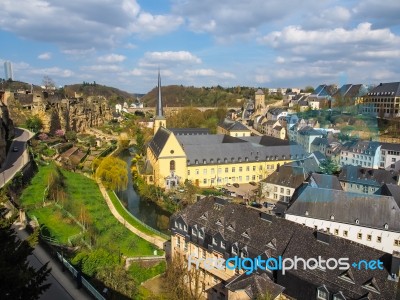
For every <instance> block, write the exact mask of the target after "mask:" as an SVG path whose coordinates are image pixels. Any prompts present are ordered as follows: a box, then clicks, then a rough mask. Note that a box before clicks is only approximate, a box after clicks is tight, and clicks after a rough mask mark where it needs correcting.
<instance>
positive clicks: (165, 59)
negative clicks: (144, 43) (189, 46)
mask: <svg viewBox="0 0 400 300" xmlns="http://www.w3.org/2000/svg"><path fill="white" fill-rule="evenodd" d="M140 63H141V64H142V66H146V65H147V66H152V65H153V66H156V65H157V64H161V63H164V64H176V63H178V64H181V63H182V64H199V63H201V59H200V58H198V57H197V56H196V55H193V54H192V53H190V52H188V51H165V52H146V53H145V55H144V58H143V59H142V60H141V61H140Z"/></svg>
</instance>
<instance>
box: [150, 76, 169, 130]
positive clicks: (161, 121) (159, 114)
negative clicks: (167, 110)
mask: <svg viewBox="0 0 400 300" xmlns="http://www.w3.org/2000/svg"><path fill="white" fill-rule="evenodd" d="M160 127H164V128H166V127H167V122H166V120H165V118H164V113H163V106H162V97H161V75H160V69H158V99H157V103H156V117H155V118H154V127H153V132H154V134H156V132H157V130H158V129H159V128H160Z"/></svg>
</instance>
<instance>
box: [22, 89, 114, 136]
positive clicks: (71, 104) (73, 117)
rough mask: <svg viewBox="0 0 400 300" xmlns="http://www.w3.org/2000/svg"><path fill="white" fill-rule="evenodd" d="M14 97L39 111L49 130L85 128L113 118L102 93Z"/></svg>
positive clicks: (44, 124) (32, 109)
mask: <svg viewBox="0 0 400 300" xmlns="http://www.w3.org/2000/svg"><path fill="white" fill-rule="evenodd" d="M15 99H16V101H18V102H19V104H20V105H22V107H23V108H24V109H28V110H31V112H32V114H33V115H38V116H39V117H40V118H41V119H42V121H43V126H44V128H43V130H44V131H46V132H50V133H54V132H55V131H56V130H57V129H62V130H64V131H70V130H73V131H76V132H83V131H85V130H86V129H87V128H89V127H95V126H101V125H103V124H105V123H106V122H108V121H110V120H111V119H112V111H111V108H110V106H109V105H108V101H107V99H106V98H105V97H102V96H89V97H86V98H83V97H81V98H61V97H59V96H57V95H49V94H47V93H45V92H44V93H33V94H29V95H15Z"/></svg>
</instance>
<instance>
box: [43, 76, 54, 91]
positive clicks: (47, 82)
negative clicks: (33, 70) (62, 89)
mask: <svg viewBox="0 0 400 300" xmlns="http://www.w3.org/2000/svg"><path fill="white" fill-rule="evenodd" d="M42 84H43V86H44V87H45V89H46V91H48V90H54V88H55V87H56V84H55V82H54V80H53V79H51V77H50V76H48V75H45V76H43V80H42Z"/></svg>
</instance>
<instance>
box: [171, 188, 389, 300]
mask: <svg viewBox="0 0 400 300" xmlns="http://www.w3.org/2000/svg"><path fill="white" fill-rule="evenodd" d="M336 192H339V191H336ZM175 221H176V222H184V223H185V224H186V225H187V227H188V231H187V232H183V231H182V230H180V229H179V228H178V227H176V226H175ZM360 223H361V220H360ZM170 224H171V225H170V226H171V231H172V234H176V233H179V234H180V235H183V236H185V237H186V240H188V241H191V242H192V243H195V244H197V245H200V246H202V247H203V248H204V249H208V250H210V251H212V250H216V251H218V252H221V253H222V254H223V257H224V258H225V259H227V258H229V257H233V256H236V255H233V253H232V246H233V245H235V247H237V249H238V250H239V251H240V252H241V251H244V250H245V251H246V252H247V254H248V255H247V257H250V258H254V257H257V256H258V255H261V257H264V259H266V257H274V258H277V257H278V256H279V255H281V256H283V258H292V259H293V258H294V257H295V256H297V257H301V258H305V259H308V258H317V257H318V256H321V257H322V258H323V259H325V260H326V259H327V258H336V259H338V258H342V257H348V258H349V262H350V263H351V262H358V261H360V260H362V259H364V260H367V261H368V260H370V259H371V260H372V259H375V260H377V259H380V260H381V261H382V262H383V264H384V269H383V270H375V271H365V270H353V271H354V272H353V276H352V277H353V279H354V283H353V282H349V281H346V280H343V279H341V278H340V276H341V275H342V274H343V272H344V271H343V270H340V269H334V270H330V269H326V270H325V271H321V270H319V269H314V270H311V269H308V270H307V271H304V270H303V269H302V268H299V269H298V270H291V271H287V273H286V275H284V276H281V275H280V274H281V273H280V272H279V271H278V272H277V275H273V274H272V276H274V277H275V276H277V277H276V278H274V280H276V283H277V284H279V285H281V286H284V287H285V294H288V295H289V296H291V294H294V295H292V296H293V297H295V298H297V299H315V290H316V288H314V287H313V286H317V287H318V286H322V285H324V284H325V285H326V286H327V287H328V289H329V290H330V291H333V292H337V291H342V292H343V294H344V296H345V297H347V299H360V298H361V297H362V296H363V295H365V294H367V293H368V290H367V289H365V288H364V287H363V285H365V284H366V283H368V282H370V281H371V280H373V281H374V283H376V285H377V287H378V288H379V291H380V293H372V297H371V299H375V300H378V299H379V300H387V299H395V295H396V290H397V282H395V281H391V280H388V276H389V274H390V273H389V272H390V271H388V270H390V255H388V254H386V253H384V252H382V251H379V250H376V249H373V248H370V247H367V246H364V245H361V244H358V243H354V242H352V241H349V240H346V239H342V238H339V237H336V236H330V237H329V240H328V243H325V242H321V241H319V240H317V237H316V235H315V232H314V230H313V229H311V228H308V227H305V226H302V225H300V224H297V223H294V222H291V221H288V220H286V219H282V218H277V217H275V216H271V215H265V214H263V213H260V212H259V211H258V210H255V209H251V208H248V207H245V206H242V205H238V204H235V203H231V202H228V201H226V200H222V199H219V198H216V197H206V198H204V199H202V200H200V201H198V202H196V203H195V204H193V205H191V206H188V207H186V208H185V209H183V210H182V211H180V212H177V213H175V214H174V215H173V216H172V217H171V223H170ZM194 227H196V228H197V229H198V230H204V233H205V236H204V239H199V238H197V237H195V236H194V235H192V234H190V233H191V230H192V228H194ZM389 228H390V227H389ZM212 237H215V238H216V239H218V240H224V241H225V242H226V247H225V249H218V248H216V247H217V246H214V245H212ZM239 251H238V252H239ZM351 271H352V269H350V272H351ZM260 273H261V272H260ZM294 276H295V277H294ZM243 277H244V276H241V278H243ZM294 279H296V280H294ZM237 280H238V281H239V280H240V279H237ZM299 280H302V281H303V282H304V283H305V285H304V286H302V289H301V290H299V285H298V284H299ZM250 282H251V279H250ZM293 282H294V283H293ZM234 283H235V280H233V281H232V284H233V285H234ZM296 284H297V285H296ZM293 285H294V286H293ZM242 286H246V284H243V285H240V287H242ZM302 293H307V294H306V295H305V296H304V295H302ZM308 293H314V297H313V298H312V297H311V296H310V297H309V294H308ZM296 296H297V297H296Z"/></svg>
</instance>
